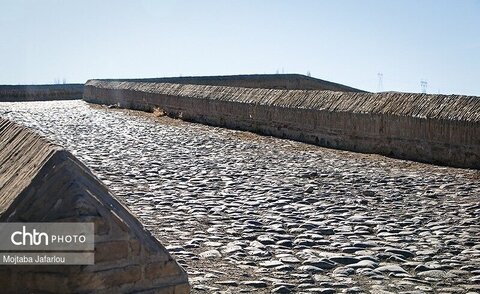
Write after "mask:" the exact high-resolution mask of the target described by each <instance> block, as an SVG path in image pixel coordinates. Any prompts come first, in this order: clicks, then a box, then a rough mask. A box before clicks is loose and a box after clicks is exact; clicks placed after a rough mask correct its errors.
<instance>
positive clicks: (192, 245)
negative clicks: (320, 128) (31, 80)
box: [0, 101, 480, 293]
mask: <svg viewBox="0 0 480 294" xmlns="http://www.w3.org/2000/svg"><path fill="white" fill-rule="evenodd" d="M0 115H1V116H2V117H6V118H9V119H12V120H14V121H17V122H19V123H22V124H24V125H27V126H29V127H31V128H33V129H35V130H37V131H39V132H40V133H42V134H44V135H45V136H47V137H48V138H50V139H52V140H54V141H56V142H58V143H59V144H61V145H63V146H64V147H65V148H67V149H68V150H70V151H71V152H72V153H74V154H75V155H76V156H77V157H78V158H80V159H81V160H82V161H83V162H84V163H86V165H87V166H89V167H90V168H91V169H92V170H93V171H94V173H95V174H96V175H97V176H98V177H99V178H100V179H102V180H103V181H104V182H105V184H106V185H107V186H108V187H109V188H110V189H111V190H112V191H114V193H115V194H116V195H117V196H118V198H120V200H121V201H122V202H123V203H125V204H126V205H127V206H128V207H129V208H130V209H131V210H132V212H133V213H134V214H136V215H137V216H138V217H139V218H140V220H141V221H142V223H143V224H144V225H145V226H147V227H148V228H149V229H150V230H151V231H153V232H154V234H155V235H156V236H157V237H158V238H159V239H160V240H161V241H162V243H163V244H164V245H165V246H166V247H167V248H168V249H169V251H170V252H171V253H172V254H173V255H174V256H175V257H176V259H177V260H178V262H179V263H180V264H182V265H183V266H184V267H185V268H186V270H187V271H188V273H189V278H190V282H191V284H192V285H193V292H194V293H203V292H207V293H220V292H221V293H241V292H244V293H250V292H254V291H257V292H261V293H262V292H265V293H270V292H272V293H294V292H295V293H302V292H305V293H480V204H479V203H480V202H479V196H480V184H479V183H480V181H479V180H480V174H479V172H478V171H473V170H466V169H455V168H446V167H438V166H433V165H426V164H420V163H413V162H409V161H403V160H395V159H390V158H386V157H382V156H377V155H365V154H357V153H352V152H343V151H336V150H330V149H325V148H320V147H316V146H311V145H307V144H303V143H298V142H293V141H288V140H282V139H276V138H270V137H262V136H257V135H254V134H251V133H248V132H240V131H234V130H226V129H221V128H214V127H209V126H203V125H199V124H192V123H186V122H182V121H179V120H173V119H170V118H165V117H161V118H156V117H154V116H153V115H151V114H146V113H141V112H135V111H127V110H114V109H107V108H104V107H100V106H89V105H88V104H86V103H85V102H83V101H56V102H23V103H0Z"/></svg>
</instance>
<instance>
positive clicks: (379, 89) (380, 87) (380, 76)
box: [377, 72, 383, 92]
mask: <svg viewBox="0 0 480 294" xmlns="http://www.w3.org/2000/svg"><path fill="white" fill-rule="evenodd" d="M377 76H378V87H377V92H383V73H381V72H379V73H377Z"/></svg>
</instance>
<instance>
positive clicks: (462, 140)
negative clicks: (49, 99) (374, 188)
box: [83, 80, 480, 230]
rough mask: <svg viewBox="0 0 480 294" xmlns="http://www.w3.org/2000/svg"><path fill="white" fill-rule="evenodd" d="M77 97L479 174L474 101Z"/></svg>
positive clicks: (126, 89)
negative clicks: (156, 110) (157, 108)
mask: <svg viewBox="0 0 480 294" xmlns="http://www.w3.org/2000/svg"><path fill="white" fill-rule="evenodd" d="M83 98H84V100H86V101H88V102H93V103H101V104H115V105H119V106H120V107H124V108H132V109H139V110H148V111H152V110H153V109H154V108H155V107H159V108H161V109H162V111H163V112H164V113H166V114H167V115H169V116H172V117H178V118H182V119H184V120H187V121H195V122H200V123H205V124H210V125H217V126H223V127H227V128H234V129H242V130H247V131H254V132H258V133H261V134H266V135H272V136H277V137H281V138H289V139H294V140H299V141H303V142H307V143H313V144H317V145H320V146H325V147H330V148H336V149H343V150H351V151H356V152H365V153H377V154H382V155H387V156H391V157H396V158H401V159H410V160H416V161H421V162H428V163H436V164H443V165H451V166H457V167H467V168H476V169H479V168H480V139H479V138H480V98H478V97H469V96H455V95H450V96H446V95H427V94H412V93H379V94H373V93H362V92H350V93H347V92H333V91H319V90H274V89H254V88H235V87H225V86H208V85H191V84H174V83H154V82H150V83H147V82H119V81H105V80H90V81H88V82H87V83H86V84H85V90H84V96H83ZM311 189H312V188H310V189H308V188H307V190H306V191H307V192H313V190H311ZM366 196H368V194H367V195H366ZM299 229H300V230H301V229H302V228H299Z"/></svg>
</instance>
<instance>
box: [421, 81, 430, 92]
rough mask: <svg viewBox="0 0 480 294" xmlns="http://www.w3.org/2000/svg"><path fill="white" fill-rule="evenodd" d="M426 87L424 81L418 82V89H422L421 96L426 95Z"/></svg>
mask: <svg viewBox="0 0 480 294" xmlns="http://www.w3.org/2000/svg"><path fill="white" fill-rule="evenodd" d="M427 86H428V82H427V81H425V80H420V87H421V89H422V93H423V94H426V93H427Z"/></svg>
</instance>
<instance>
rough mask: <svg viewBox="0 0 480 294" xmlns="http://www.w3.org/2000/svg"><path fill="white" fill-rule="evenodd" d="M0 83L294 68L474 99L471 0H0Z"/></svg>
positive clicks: (476, 56)
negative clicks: (380, 77)
mask: <svg viewBox="0 0 480 294" xmlns="http://www.w3.org/2000/svg"><path fill="white" fill-rule="evenodd" d="M0 11H1V13H0V37H1V42H0V84H25V83H29V84H40V83H53V82H54V81H55V80H56V79H60V80H62V79H65V80H66V81H67V82H85V81H86V80H87V79H89V78H116V77H124V78H130V77H132V78H133V77H162V76H179V75H183V76H187V75H217V74H218V75H222V74H248V73H275V72H277V71H278V72H280V73H281V72H285V73H302V74H306V73H307V72H310V73H311V75H312V76H313V77H317V78H321V79H326V80H330V81H334V82H338V83H343V84H347V85H350V86H353V87H357V88H361V89H365V90H369V91H377V90H378V76H377V74H378V73H379V72H381V73H383V90H386V91H388V90H391V91H408V92H420V90H421V88H420V81H421V80H422V79H424V80H426V81H427V82H428V87H427V91H428V92H429V93H445V94H451V93H455V94H466V95H477V96H480V0H451V1H442V0H417V1H411V0H398V1H393V0H391V1H385V0H383V1H374V0H331V1H322V0H312V1H307V0H291V1H287V0H254V1H251V0H203V1H182V0H176V1H174V0H172V1H141V0H132V1H119V0H116V1H109V0H101V1H85V0H83V1H52V0H43V1H35V0H31V1H22V0H11V1H10V0H0Z"/></svg>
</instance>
